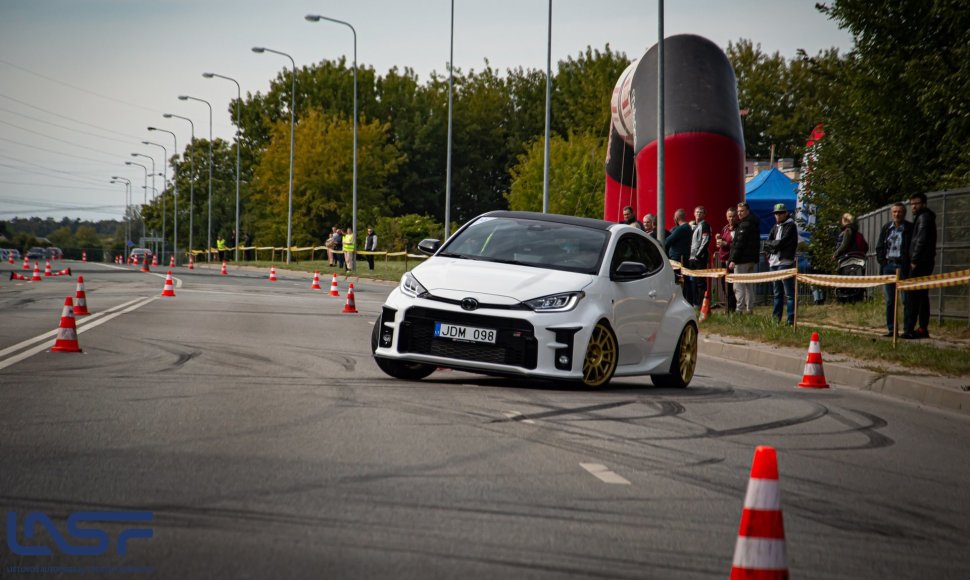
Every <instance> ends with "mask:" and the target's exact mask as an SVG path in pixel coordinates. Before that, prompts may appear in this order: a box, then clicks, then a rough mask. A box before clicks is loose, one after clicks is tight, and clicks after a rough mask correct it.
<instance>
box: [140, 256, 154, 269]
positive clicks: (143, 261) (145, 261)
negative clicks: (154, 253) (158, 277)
mask: <svg viewBox="0 0 970 580" xmlns="http://www.w3.org/2000/svg"><path fill="white" fill-rule="evenodd" d="M148 264H149V262H148V256H145V257H143V258H142V259H141V271H142V272H151V271H152V270H151V268H149V267H148Z"/></svg>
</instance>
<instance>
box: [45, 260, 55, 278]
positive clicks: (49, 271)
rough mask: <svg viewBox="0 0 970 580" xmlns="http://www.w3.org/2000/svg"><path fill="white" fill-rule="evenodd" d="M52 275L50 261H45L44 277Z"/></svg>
mask: <svg viewBox="0 0 970 580" xmlns="http://www.w3.org/2000/svg"><path fill="white" fill-rule="evenodd" d="M53 275H54V273H53V272H51V261H50V260H47V264H46V265H44V277H45V278H46V277H48V276H53Z"/></svg>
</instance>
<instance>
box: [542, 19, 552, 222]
mask: <svg viewBox="0 0 970 580" xmlns="http://www.w3.org/2000/svg"><path fill="white" fill-rule="evenodd" d="M551 122H552V0H549V29H548V36H547V37H546V142H545V155H544V160H543V163H542V213H549V125H550V124H551Z"/></svg>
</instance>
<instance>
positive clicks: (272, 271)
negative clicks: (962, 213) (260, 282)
mask: <svg viewBox="0 0 970 580" xmlns="http://www.w3.org/2000/svg"><path fill="white" fill-rule="evenodd" d="M269 281H270V282H276V266H275V265H272V266H270V267H269Z"/></svg>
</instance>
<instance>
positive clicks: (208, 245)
mask: <svg viewBox="0 0 970 580" xmlns="http://www.w3.org/2000/svg"><path fill="white" fill-rule="evenodd" d="M179 100H180V101H190V100H191V101H199V102H200V103H205V104H206V106H207V107H209V203H208V206H209V227H208V229H207V231H208V235H207V236H206V247H205V261H206V262H209V261H211V258H212V103H210V102H209V101H207V100H205V99H199V98H197V97H190V96H188V95H179Z"/></svg>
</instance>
